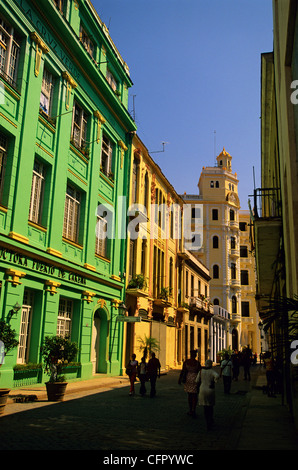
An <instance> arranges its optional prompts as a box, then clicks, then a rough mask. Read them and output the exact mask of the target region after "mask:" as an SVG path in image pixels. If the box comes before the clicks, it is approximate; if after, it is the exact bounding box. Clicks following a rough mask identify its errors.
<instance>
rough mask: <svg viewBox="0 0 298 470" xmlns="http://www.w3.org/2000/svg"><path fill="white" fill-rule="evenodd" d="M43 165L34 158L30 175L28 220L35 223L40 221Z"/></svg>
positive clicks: (43, 178)
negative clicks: (31, 174)
mask: <svg viewBox="0 0 298 470" xmlns="http://www.w3.org/2000/svg"><path fill="white" fill-rule="evenodd" d="M44 173H45V172H44V166H43V165H42V163H40V162H38V161H37V160H35V162H34V168H33V176H32V187H31V200H30V209H29V220H31V222H34V223H36V224H39V223H40V222H41V214H42V203H43V192H44V180H45V177H44Z"/></svg>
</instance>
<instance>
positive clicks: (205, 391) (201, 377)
mask: <svg viewBox="0 0 298 470" xmlns="http://www.w3.org/2000/svg"><path fill="white" fill-rule="evenodd" d="M218 379H219V375H218V373H217V372H215V370H213V369H212V361H211V360H210V359H207V361H206V363H205V367H203V368H202V369H201V370H200V371H199V373H198V375H197V378H196V382H197V383H198V386H199V387H200V388H199V406H203V407H204V417H205V421H206V426H207V429H208V430H211V429H212V427H213V424H214V421H213V410H214V405H215V383H216V382H217V380H218Z"/></svg>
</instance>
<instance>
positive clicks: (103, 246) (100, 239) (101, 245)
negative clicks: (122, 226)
mask: <svg viewBox="0 0 298 470" xmlns="http://www.w3.org/2000/svg"><path fill="white" fill-rule="evenodd" d="M107 225H108V223H107V221H106V219H105V218H103V217H100V216H97V225H96V243H95V253H96V254H97V255H99V256H103V257H104V258H107V257H108V239H107Z"/></svg>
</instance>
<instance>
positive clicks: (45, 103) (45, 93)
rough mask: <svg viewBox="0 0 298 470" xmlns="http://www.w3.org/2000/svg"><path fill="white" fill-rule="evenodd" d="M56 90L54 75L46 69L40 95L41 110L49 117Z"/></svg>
mask: <svg viewBox="0 0 298 470" xmlns="http://www.w3.org/2000/svg"><path fill="white" fill-rule="evenodd" d="M53 89H54V79H53V75H52V74H51V73H50V72H49V71H48V70H46V69H44V71H43V77H42V85H41V94H40V104H39V106H40V108H41V109H42V111H43V112H44V113H46V114H47V115H48V116H50V115H51V110H52V98H53Z"/></svg>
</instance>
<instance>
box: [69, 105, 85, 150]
mask: <svg viewBox="0 0 298 470" xmlns="http://www.w3.org/2000/svg"><path fill="white" fill-rule="evenodd" d="M86 135H87V114H86V113H85V111H84V110H83V109H82V108H81V107H80V106H79V105H78V104H77V103H76V102H75V103H74V107H73V122H72V136H71V137H72V140H73V142H74V144H75V145H76V146H77V147H80V148H84V147H85V144H86Z"/></svg>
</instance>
